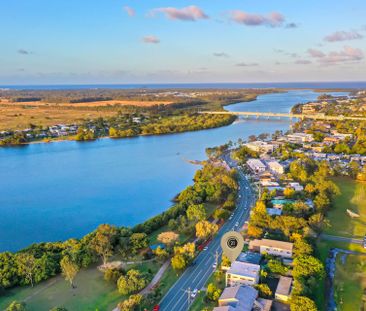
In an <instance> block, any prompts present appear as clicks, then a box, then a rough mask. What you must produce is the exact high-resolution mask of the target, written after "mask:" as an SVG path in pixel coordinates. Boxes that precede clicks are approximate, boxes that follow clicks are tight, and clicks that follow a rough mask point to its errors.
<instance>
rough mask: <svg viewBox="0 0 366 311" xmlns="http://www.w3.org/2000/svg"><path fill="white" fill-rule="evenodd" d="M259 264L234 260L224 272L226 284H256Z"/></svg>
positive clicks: (259, 268) (228, 285)
mask: <svg viewBox="0 0 366 311" xmlns="http://www.w3.org/2000/svg"><path fill="white" fill-rule="evenodd" d="M260 270H261V266H260V265H258V264H253V263H249V262H241V261H234V262H233V263H232V264H231V267H230V269H229V270H228V271H227V272H226V286H227V287H230V286H236V285H256V284H258V282H259V272H260Z"/></svg>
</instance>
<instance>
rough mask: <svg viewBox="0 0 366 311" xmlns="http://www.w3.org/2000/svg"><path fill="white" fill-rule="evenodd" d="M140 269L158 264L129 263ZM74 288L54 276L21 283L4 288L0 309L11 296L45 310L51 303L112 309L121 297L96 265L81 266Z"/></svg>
mask: <svg viewBox="0 0 366 311" xmlns="http://www.w3.org/2000/svg"><path fill="white" fill-rule="evenodd" d="M129 268H136V269H139V270H140V271H143V272H147V271H151V272H152V273H153V274H155V273H156V271H157V270H158V269H159V265H157V264H156V263H154V262H148V263H144V264H140V265H131V266H129ZM75 284H76V286H77V288H76V289H71V288H70V286H69V284H68V283H67V282H66V281H65V280H64V279H63V278H62V277H61V276H57V277H54V278H52V279H50V280H47V281H46V282H42V283H41V284H38V285H36V286H35V287H33V288H31V287H23V288H16V289H12V290H8V291H6V293H5V296H3V297H1V299H0V310H3V309H5V308H6V306H8V305H9V304H10V302H12V301H13V300H18V301H24V302H25V303H26V304H27V310H29V311H48V310H50V309H51V308H52V307H55V306H64V307H65V308H67V309H68V310H70V311H79V310H80V311H84V310H93V311H94V310H100V311H101V310H112V309H113V308H114V307H115V306H116V305H117V303H118V302H120V301H121V300H123V299H124V298H125V297H124V296H122V295H120V294H119V293H118V291H117V290H116V286H115V285H114V284H111V283H108V282H106V281H104V279H103V273H101V272H100V271H99V270H98V269H97V268H96V267H91V268H89V269H85V270H81V271H80V272H79V274H78V275H77V277H76V279H75Z"/></svg>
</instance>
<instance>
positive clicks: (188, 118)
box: [109, 114, 235, 138]
mask: <svg viewBox="0 0 366 311" xmlns="http://www.w3.org/2000/svg"><path fill="white" fill-rule="evenodd" d="M234 120H235V116H229V115H205V114H183V115H179V116H171V117H165V118H159V119H155V120H154V121H151V122H147V123H144V124H141V125H135V126H133V127H130V128H125V127H123V128H116V127H110V129H109V136H110V137H112V138H123V137H132V136H138V135H160V134H170V133H180V132H187V131H198V130H203V129H210V128H215V127H220V126H225V125H229V124H231V123H232V122H233V121H234Z"/></svg>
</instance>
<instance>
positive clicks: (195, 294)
mask: <svg viewBox="0 0 366 311" xmlns="http://www.w3.org/2000/svg"><path fill="white" fill-rule="evenodd" d="M197 293H198V289H197V288H195V289H194V290H193V292H192V293H191V298H195V297H196V296H197Z"/></svg>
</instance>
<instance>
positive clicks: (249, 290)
mask: <svg viewBox="0 0 366 311" xmlns="http://www.w3.org/2000/svg"><path fill="white" fill-rule="evenodd" d="M257 297H258V291H257V290H256V289H255V288H253V287H251V286H240V285H239V286H234V287H227V288H225V289H224V291H223V292H222V294H221V296H220V298H219V307H218V308H214V311H223V310H225V311H226V310H230V311H232V310H234V311H252V309H253V306H254V304H255V301H256V299H257ZM221 307H228V308H227V309H219V308H221ZM230 308H231V309H230Z"/></svg>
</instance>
